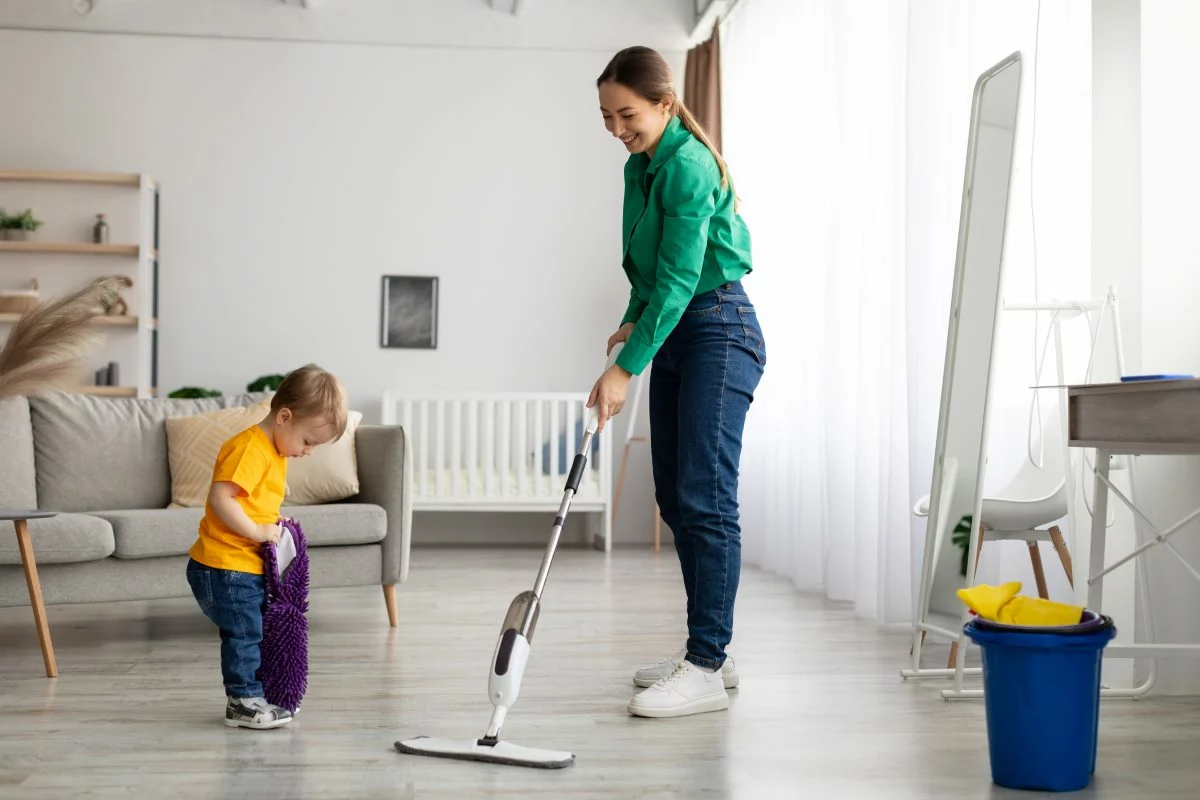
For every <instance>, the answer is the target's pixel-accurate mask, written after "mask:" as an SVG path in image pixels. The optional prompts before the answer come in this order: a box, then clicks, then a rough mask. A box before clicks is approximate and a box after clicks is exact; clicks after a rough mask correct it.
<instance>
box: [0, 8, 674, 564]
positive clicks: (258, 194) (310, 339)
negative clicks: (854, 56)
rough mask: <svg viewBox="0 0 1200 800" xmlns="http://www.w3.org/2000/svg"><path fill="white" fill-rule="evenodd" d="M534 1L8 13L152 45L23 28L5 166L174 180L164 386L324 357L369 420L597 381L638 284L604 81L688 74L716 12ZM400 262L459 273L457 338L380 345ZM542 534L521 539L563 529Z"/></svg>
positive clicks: (167, 231) (538, 529) (442, 307)
mask: <svg viewBox="0 0 1200 800" xmlns="http://www.w3.org/2000/svg"><path fill="white" fill-rule="evenodd" d="M528 5H529V7H530V10H529V11H528V12H527V13H526V14H525V15H523V16H521V17H519V18H516V19H513V18H511V17H508V16H505V15H502V14H498V13H496V12H493V11H491V10H489V8H488V4H487V3H486V2H485V0H449V1H447V0H440V1H439V2H436V3H435V2H433V0H413V1H411V2H406V3H403V4H399V3H383V2H365V1H364V2H356V3H346V4H343V3H334V2H329V3H327V4H326V3H318V5H317V8H316V9H315V10H314V11H311V12H307V13H306V12H303V11H301V10H299V9H296V8H288V7H286V6H283V5H282V4H275V3H272V4H268V3H265V2H264V3H246V2H240V3H230V2H224V3H219V4H218V3H216V2H214V3H205V4H196V3H183V2H176V1H175V0H172V1H171V2H158V3H147V2H122V3H115V2H113V3H105V2H103V1H102V2H101V3H99V4H98V10H97V12H96V13H95V14H94V15H92V16H91V17H88V18H82V19H81V18H78V17H75V15H74V14H73V13H71V12H70V11H69V6H70V4H69V3H67V2H65V0H64V2H54V3H42V2H19V1H18V0H7V2H0V28H4V27H5V26H32V27H61V26H65V25H73V26H76V27H90V28H94V29H103V30H108V31H120V30H136V31H138V32H139V33H138V34H137V35H128V34H125V33H116V32H109V33H104V34H99V33H80V32H71V33H64V32H34V31H27V30H26V31H16V30H11V29H10V30H0V72H2V73H3V74H7V75H14V74H20V75H22V76H23V77H22V79H21V85H22V88H21V91H20V92H17V93H9V97H8V99H7V100H6V101H5V105H4V109H5V111H4V116H5V124H3V125H2V126H0V163H2V164H3V165H4V166H5V167H12V168H29V169H36V168H40V169H87V170H100V171H137V172H149V173H151V174H153V175H154V176H155V177H156V178H157V179H159V180H160V181H161V184H162V277H161V291H162V299H161V308H160V312H161V313H160V317H161V319H160V329H161V334H160V343H161V351H160V382H159V385H160V388H161V390H162V391H170V390H171V389H173V388H176V387H178V386H180V385H200V386H211V387H214V388H217V389H221V390H224V391H229V392H232V391H238V390H240V389H242V388H243V387H244V385H245V383H246V382H248V381H250V380H252V379H254V378H255V377H257V376H259V375H262V374H264V373H271V372H277V371H283V370H286V369H289V368H291V367H294V366H297V365H299V364H301V363H304V362H307V361H315V362H317V363H320V364H322V365H323V366H326V367H328V368H330V369H332V370H334V371H335V372H337V373H338V374H339V375H340V376H341V377H342V378H343V379H344V380H345V381H346V383H347V384H348V387H349V390H350V394H351V398H352V402H353V405H354V407H356V408H359V409H361V410H363V411H364V412H365V413H366V415H367V417H368V419H369V420H374V419H377V415H378V412H379V407H378V398H379V396H380V393H381V392H382V391H383V390H384V389H386V388H389V387H400V388H404V387H418V388H421V389H428V390H438V389H446V390H452V389H484V390H556V391H586V390H587V389H589V388H590V387H591V384H592V382H593V381H594V380H595V378H596V376H597V375H598V374H599V371H600V369H601V368H602V366H603V361H604V350H603V347H604V342H605V340H606V339H607V336H608V335H609V333H611V331H612V329H613V328H615V326H616V323H617V322H619V319H620V315H621V313H622V311H623V309H624V303H625V298H626V297H627V294H628V287H627V284H626V283H625V278H624V275H623V274H622V272H621V269H620V264H619V259H620V204H621V166H622V163H623V160H624V153H623V150H622V149H621V148H620V146H619V145H617V144H615V143H614V141H613V140H612V139H611V137H609V136H608V134H607V133H606V132H605V130H604V127H603V125H602V122H601V119H600V115H599V113H598V110H597V106H596V96H595V78H596V75H598V74H599V72H600V70H601V69H602V68H603V67H604V64H605V62H606V61H607V59H608V58H609V57H610V55H611V53H612V51H613V50H615V49H616V48H618V47H621V46H625V45H627V44H631V43H634V42H646V43H650V44H654V45H657V46H659V47H660V49H663V50H664V51H666V54H667V55H668V57H669V58H670V59H671V61H672V63H673V66H674V67H675V68H676V69H677V70H678V72H679V76H680V80H682V70H683V60H682V54H681V53H680V52H679V49H678V48H680V47H682V46H683V45H684V44H685V43H686V35H687V33H688V32H689V31H688V29H689V27H690V19H691V17H690V12H691V8H690V0H660V1H659V2H641V1H640V0H639V1H638V2H634V1H633V0H621V2H619V3H605V4H603V12H601V10H600V9H601V7H602V6H601V4H595V3H586V4H581V3H573V2H566V1H565V0H534V2H531V3H529V4H528ZM401 8H402V9H403V13H401V11H400V9H401ZM227 34H237V35H239V36H247V35H248V36H256V37H265V39H240V40H233V39H229V38H221V37H223V36H225V35H227ZM280 36H284V37H300V38H314V39H326V40H334V39H352V40H370V41H371V42H372V43H371V44H340V43H339V44H331V43H312V42H300V41H273V40H271V39H272V38H273V37H280ZM411 42H416V43H419V44H421V45H424V46H408V44H406V43H411ZM398 43H399V44H398ZM670 48H675V49H670ZM43 272H45V269H44V267H39V274H41V273H43ZM384 274H420V275H437V276H439V277H440V304H439V312H440V326H439V346H438V348H437V350H435V351H404V350H384V349H381V348H380V347H379V325H380V320H379V317H380V314H379V306H380V302H379V291H380V277H381V276H382V275H384ZM614 432H615V433H617V434H620V433H622V432H623V426H620V425H618V426H617V427H616V430H615V431H614ZM617 450H618V452H619V448H617ZM648 476H649V470H648V466H647V462H645V460H644V459H641V458H639V459H636V460H635V461H634V463H633V465H632V468H631V477H630V479H629V488H628V490H627V493H626V499H625V500H624V501H623V503H624V504H625V510H624V511H623V513H622V514H621V520H620V521H619V534H618V541H641V542H646V541H649V537H650V535H651V534H650V531H651V527H650V522H651V520H652V506H651V505H650V501H649V496H650V495H649V492H648V491H647V489H646V483H647V481H648ZM482 519H483V518H482V517H466V518H463V519H455V520H452V521H446V520H442V519H439V520H438V521H437V522H436V523H433V522H431V524H432V525H433V526H434V527H435V528H437V526H439V525H440V526H441V530H442V533H444V534H449V533H453V532H456V531H457V529H458V528H460V527H462V528H470V529H476V528H480V527H486V528H487V529H488V530H489V531H490V530H491V529H494V528H495V525H494V524H493V522H494V520H492V519H488V521H487V523H486V526H484V523H483V522H482ZM541 521H542V520H540V519H539V518H532V519H525V520H521V521H519V522H517V523H515V524H510V525H509V526H508V528H507V531H508V532H509V533H512V534H514V535H517V534H520V535H522V536H525V534H524V533H523V532H524V531H525V530H526V529H528V528H532V530H530V531H529V534H528V537H527V538H528V539H529V540H530V541H535V542H536V541H541V540H543V539H544V537H545V533H546V530H548V525H549V520H545V525H544V526H543V525H541V524H534V525H531V524H530V523H539V522H541ZM626 523H628V524H626ZM441 535H442V534H441V533H440V534H438V536H439V537H440V536H441ZM489 535H491V534H490V533H489ZM417 538H418V541H420V540H421V536H420V531H418V537H417Z"/></svg>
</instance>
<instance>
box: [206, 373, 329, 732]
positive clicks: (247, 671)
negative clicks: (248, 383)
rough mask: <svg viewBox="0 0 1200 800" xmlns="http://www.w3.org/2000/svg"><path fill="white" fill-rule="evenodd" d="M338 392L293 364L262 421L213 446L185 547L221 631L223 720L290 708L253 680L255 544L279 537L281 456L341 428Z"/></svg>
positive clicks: (250, 719)
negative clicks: (204, 495) (200, 512)
mask: <svg viewBox="0 0 1200 800" xmlns="http://www.w3.org/2000/svg"><path fill="white" fill-rule="evenodd" d="M346 416H347V404H346V394H345V390H344V389H343V388H342V385H341V383H340V382H339V381H338V379H337V378H336V377H334V376H333V375H331V374H330V373H328V372H326V371H325V370H322V369H320V368H318V367H313V366H307V367H301V368H300V369H297V370H296V371H295V372H292V373H291V374H290V375H288V376H287V377H286V378H284V380H283V382H282V383H281V384H280V385H279V389H278V390H277V391H276V392H275V395H274V397H272V398H271V411H270V413H269V414H268V415H267V417H266V418H265V419H263V420H262V421H261V422H259V423H258V424H257V425H254V426H253V427H250V428H247V429H246V430H244V431H242V432H241V433H239V434H238V435H237V436H234V437H233V438H232V439H230V440H229V441H227V442H225V444H223V445H222V446H221V451H220V454H219V455H218V456H217V463H216V466H215V468H214V469H213V480H212V487H211V488H210V489H209V492H208V502H207V503H206V504H205V508H204V517H203V519H201V521H200V530H199V538H197V540H196V543H195V544H193V545H192V548H191V550H189V551H188V554H189V555H190V556H191V559H190V560H189V561H188V566H187V578H188V583H189V584H190V585H191V587H192V594H194V595H195V596H196V602H198V603H199V604H200V609H201V610H202V611H203V612H204V613H205V615H206V616H207V617H208V618H209V619H211V620H212V621H213V623H215V624H216V626H217V627H218V628H219V629H220V633H221V673H222V677H223V679H224V682H225V694H226V696H227V699H226V704H225V724H226V725H228V726H229V727H231V728H237V727H244V728H259V729H261V728H276V727H278V726H280V725H286V724H287V723H289V722H291V721H292V714H291V712H289V711H287V710H286V709H283V708H280V707H278V706H275V705H271V704H269V703H268V702H267V701H266V699H265V698H264V697H263V687H262V683H261V682H260V681H259V680H258V668H259V664H260V662H261V654H260V652H259V645H260V643H261V642H262V635H263V631H262V612H263V608H264V606H265V604H266V590H265V588H264V581H263V560H262V556H261V555H260V552H261V549H260V548H261V547H262V544H263V542H272V543H275V542H278V541H279V536H280V533H281V530H280V527H279V525H278V521H279V517H280V514H279V508H280V506H281V505H282V504H283V496H284V486H285V480H286V478H287V459H289V458H302V457H303V456H306V455H308V454H309V453H311V452H312V451H313V448H314V447H317V446H318V445H322V444H326V443H328V442H332V441H335V440H337V439H339V438H340V437H341V436H342V434H343V433H345V431H346Z"/></svg>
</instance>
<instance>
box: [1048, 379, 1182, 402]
mask: <svg viewBox="0 0 1200 800" xmlns="http://www.w3.org/2000/svg"><path fill="white" fill-rule="evenodd" d="M1180 391H1184V392H1186V391H1192V392H1200V379H1195V378H1182V379H1177V380H1165V381H1122V382H1120V383H1084V384H1078V385H1075V386H1068V387H1067V394H1068V395H1069V396H1072V397H1075V396H1078V395H1091V394H1150V393H1153V392H1180Z"/></svg>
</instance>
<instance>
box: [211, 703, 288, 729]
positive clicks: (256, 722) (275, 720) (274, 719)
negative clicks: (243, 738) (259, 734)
mask: <svg viewBox="0 0 1200 800" xmlns="http://www.w3.org/2000/svg"><path fill="white" fill-rule="evenodd" d="M291 721H292V712H290V711H288V710H287V709H286V708H280V707H279V706H273V705H271V704H270V703H268V702H267V701H266V700H265V699H264V698H262V697H230V698H229V701H228V702H227V703H226V704H225V724H226V725H228V726H229V727H230V728H255V729H258V730H262V729H264V728H278V727H279V726H280V725H286V724H288V723H289V722H291Z"/></svg>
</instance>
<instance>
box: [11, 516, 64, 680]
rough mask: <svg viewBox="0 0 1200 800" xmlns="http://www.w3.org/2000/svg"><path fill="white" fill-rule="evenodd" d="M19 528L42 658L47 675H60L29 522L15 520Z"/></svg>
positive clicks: (23, 562)
mask: <svg viewBox="0 0 1200 800" xmlns="http://www.w3.org/2000/svg"><path fill="white" fill-rule="evenodd" d="M13 526H14V527H15V528H16V529H17V547H18V548H19V549H20V551H21V565H22V566H23V567H24V568H25V583H26V584H28V586H29V604H30V605H31V606H33V623H34V625H35V626H37V632H38V639H39V640H40V641H41V645H42V660H43V661H45V662H46V676H47V677H50V678H57V677H58V664H57V663H56V662H55V660H54V643H53V642H52V641H50V625H49V624H48V623H47V622H46V605H45V603H43V602H42V584H41V582H40V581H39V580H38V574H37V561H36V560H35V559H34V557H33V544H32V542H30V540H29V523H27V522H26V521H25V520H23V519H18V520H14V521H13Z"/></svg>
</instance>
